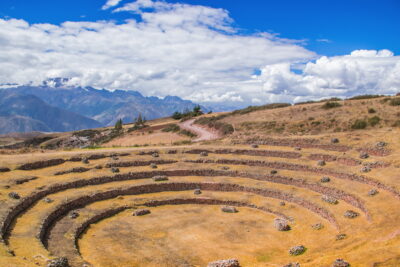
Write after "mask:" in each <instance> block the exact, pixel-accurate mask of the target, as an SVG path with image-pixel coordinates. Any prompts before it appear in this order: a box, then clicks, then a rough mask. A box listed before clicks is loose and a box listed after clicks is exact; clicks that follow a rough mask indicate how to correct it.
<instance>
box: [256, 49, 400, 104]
mask: <svg viewBox="0 0 400 267" xmlns="http://www.w3.org/2000/svg"><path fill="white" fill-rule="evenodd" d="M399 78H400V56H395V55H394V54H393V53H392V52H391V51H389V50H380V51H376V50H356V51H353V52H352V53H351V54H350V55H345V56H334V57H326V56H323V57H320V58H319V59H318V60H316V61H315V62H312V61H311V62H308V63H307V64H305V65H304V66H303V70H302V73H300V74H299V73H296V72H294V71H292V69H291V64H290V63H278V64H272V65H267V66H265V67H264V68H263V69H262V71H261V74H260V75H259V76H257V77H255V79H256V80H258V81H259V82H261V83H263V88H264V91H265V92H266V93H267V94H268V95H269V97H274V98H281V99H285V100H290V101H303V100H308V99H316V98H325V97H332V96H337V97H349V96H354V95H360V94H394V93H397V92H399V91H400V79H399Z"/></svg>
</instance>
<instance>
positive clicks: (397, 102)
mask: <svg viewBox="0 0 400 267" xmlns="http://www.w3.org/2000/svg"><path fill="white" fill-rule="evenodd" d="M389 105H391V106H400V97H397V98H393V99H391V100H390V101H389Z"/></svg>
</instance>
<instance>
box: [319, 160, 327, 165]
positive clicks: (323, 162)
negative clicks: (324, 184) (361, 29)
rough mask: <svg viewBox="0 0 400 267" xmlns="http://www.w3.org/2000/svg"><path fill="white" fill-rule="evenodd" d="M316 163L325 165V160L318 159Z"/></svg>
mask: <svg viewBox="0 0 400 267" xmlns="http://www.w3.org/2000/svg"><path fill="white" fill-rule="evenodd" d="M317 165H318V166H325V165H326V162H325V160H318V162H317Z"/></svg>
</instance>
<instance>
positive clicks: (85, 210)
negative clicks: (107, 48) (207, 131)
mask: <svg viewBox="0 0 400 267" xmlns="http://www.w3.org/2000/svg"><path fill="white" fill-rule="evenodd" d="M361 101H362V100H360V101H352V102H351V106H346V104H345V105H344V106H343V107H341V108H339V109H337V110H335V114H333V115H327V112H328V113H329V112H333V111H321V109H319V107H318V106H319V105H321V104H312V105H305V106H296V107H289V108H284V109H281V110H268V111H259V112H255V113H250V114H248V115H240V116H234V117H228V118H226V119H225V121H227V122H229V123H232V124H234V125H235V127H237V132H236V133H235V134H234V135H233V136H231V137H229V138H226V139H224V140H220V141H213V142H208V143H207V142H206V143H203V144H195V145H192V146H177V147H174V146H171V145H170V144H171V142H168V141H165V140H167V139H168V138H171V141H176V139H175V138H177V136H175V135H174V134H170V133H161V132H159V130H157V131H155V132H153V133H152V134H147V133H146V134H145V135H141V134H140V135H137V136H135V134H136V133H135V134H132V135H128V136H124V137H121V138H118V139H115V140H113V141H112V142H114V143H112V142H111V143H109V144H108V145H109V146H112V145H118V146H119V145H121V146H128V145H135V144H144V143H147V144H155V145H152V146H149V147H146V148H143V147H142V148H112V147H109V148H103V149H96V150H80V149H75V150H72V151H53V152H48V151H46V152H44V153H41V152H35V153H29V154H19V155H12V156H10V155H0V163H1V164H0V167H8V168H10V169H11V171H10V172H4V173H0V203H1V207H0V215H1V216H0V218H1V220H2V222H3V220H4V218H5V216H7V214H9V212H10V211H11V210H12V209H13V208H15V206H16V205H17V204H18V203H20V202H21V201H24V200H25V198H26V197H28V196H33V195H35V194H37V193H38V192H42V191H44V190H47V189H49V188H51V187H52V186H55V185H57V184H58V185H65V184H70V183H72V182H74V181H81V182H82V183H81V184H75V185H74V186H70V187H67V188H64V189H60V190H57V191H55V192H51V193H50V194H48V195H45V196H41V197H40V199H39V201H37V202H34V203H32V204H31V205H28V206H27V207H26V208H25V209H24V211H23V212H22V213H20V214H18V215H17V216H15V218H14V220H13V223H12V224H11V225H10V226H11V227H10V228H8V229H7V230H8V235H6V236H5V237H6V241H7V242H6V243H1V245H0V266H38V265H39V266H46V262H47V260H49V259H52V258H55V257H60V256H66V257H68V259H69V260H70V263H71V265H72V266H82V263H83V262H84V261H86V262H88V263H89V264H91V265H93V266H182V265H184V264H190V266H206V264H207V263H208V262H210V261H213V260H218V259H225V258H238V259H239V261H240V263H241V265H242V266H244V267H247V266H271V267H272V266H283V265H285V264H287V263H290V262H299V263H300V264H301V266H302V267H303V266H306V267H311V266H312V267H314V266H317V267H324V266H326V267H328V266H331V264H332V262H333V261H334V260H335V259H337V258H344V259H345V260H346V261H348V262H350V263H351V266H352V267H358V266H360V267H370V266H385V267H386V266H387V267H396V266H400V257H399V246H400V226H399V223H398V222H399V221H400V212H399V209H398V207H399V203H400V198H399V196H398V195H396V192H399V191H400V182H399V181H400V175H399V171H398V170H399V168H400V142H399V141H400V140H399V138H400V137H399V136H400V135H399V133H400V132H399V129H397V128H390V127H382V128H379V127H378V128H376V127H375V128H369V129H367V130H358V131H351V132H348V131H346V132H336V133H334V132H332V131H330V130H329V129H320V130H318V131H321V132H320V133H317V132H315V133H314V134H313V135H303V136H301V137H298V136H297V137H295V138H303V139H307V138H313V139H317V140H318V141H319V143H321V144H330V140H331V138H333V137H336V138H339V140H340V143H339V145H345V146H349V148H350V149H349V150H348V151H346V152H338V151H328V150H323V149H321V148H303V149H302V150H300V151H297V150H294V149H293V147H289V146H271V145H259V147H258V148H251V147H250V146H249V145H248V144H236V145H232V144H231V143H230V141H231V140H239V141H245V140H246V139H247V138H249V137H252V136H248V135H246V132H247V131H249V130H247V129H244V128H241V127H243V125H242V123H243V122H246V121H250V122H251V121H254V122H257V123H258V122H263V121H270V120H287V121H290V122H289V123H297V122H300V121H302V120H305V119H307V117H308V116H310V114H311V113H310V114H304V113H302V112H300V111H298V110H297V109H299V108H301V109H302V108H304V107H306V108H307V110H309V111H310V112H313V113H312V116H314V117H315V120H322V118H325V117H324V114H325V115H327V116H328V117H326V119H327V120H328V119H329V116H336V117H337V118H341V119H342V118H343V120H347V121H350V120H352V119H353V117H354V118H355V117H359V116H363V114H364V111H360V114H358V113H354V114H353V113H352V115H351V116H350V115H346V114H347V111H349V112H352V111H353V109H354V111H356V110H359V109H360V107H361V106H369V105H365V104H361ZM368 101H375V102H376V103H380V102H379V101H377V100H365V102H366V103H369V102H368ZM375 102H374V103H375ZM382 105H383V104H382ZM374 108H375V109H376V110H377V111H378V114H380V115H379V116H382V117H383V115H384V114H383V109H384V108H386V107H384V106H382V107H380V106H378V104H376V105H374ZM381 108H382V111H381ZM392 108H393V107H390V109H392ZM324 112H325V113H324ZM357 112H358V111H357ZM380 112H381V113H380ZM361 113H362V114H361ZM284 114H292V115H289V116H292V118H290V117H289V118H288V117H286V118H285V117H284ZM388 114H389V115H388V116H389V117H390V116H394V115H395V111H394V110H389V111H388ZM364 115H365V114H364ZM341 116H342V117H341ZM343 116H346V117H343ZM390 120H394V117H393V118H391V117H390ZM170 122H171V121H170V120H168V119H164V120H160V121H158V122H151V124H152V125H153V126H157V125H164V124H168V123H170ZM382 126H384V124H382ZM251 131H255V132H256V133H257V136H259V137H260V138H265V137H271V136H270V135H266V133H265V132H262V131H260V129H259V128H255V129H253V130H251ZM285 134H286V137H289V138H293V136H291V135H290V134H289V133H286V132H285ZM272 137H274V138H280V137H281V135H275V136H272ZM157 138H159V139H157ZM138 140H141V141H142V142H143V143H138ZM378 141H384V142H386V143H387V145H386V146H385V147H384V149H387V150H388V151H390V153H389V154H388V155H387V156H374V155H372V154H371V155H370V157H369V158H368V159H359V151H358V149H359V148H372V147H374V148H376V143H377V142H378ZM130 142H133V143H130ZM160 143H165V144H167V145H168V146H157V145H158V144H160ZM191 149H201V150H209V151H211V152H210V153H209V154H208V156H207V157H206V156H201V155H199V153H198V152H197V153H194V154H190V153H183V152H185V151H186V152H187V151H189V150H191ZM217 149H231V150H236V149H241V150H250V151H266V150H273V151H278V152H282V153H283V152H298V153H301V157H299V158H284V157H281V156H278V157H274V156H260V155H258V156H257V155H245V154H243V152H242V154H229V153H228V154H217V153H212V152H213V151H215V150H217ZM149 150H158V151H159V157H158V158H153V157H152V156H151V155H139V152H140V151H145V152H146V151H147V152H148V151H149ZM171 150H177V153H176V154H170V153H169V152H170V151H171ZM111 153H129V155H124V156H119V159H117V160H115V159H112V158H111V157H105V158H101V159H96V160H89V163H88V164H84V163H82V162H81V161H76V162H72V161H66V162H65V163H62V164H60V165H56V166H51V167H46V168H41V169H35V170H30V171H24V170H17V169H16V168H17V167H18V166H20V165H22V164H24V163H27V162H35V161H44V160H49V159H55V158H63V159H69V158H71V157H73V156H79V155H82V156H85V157H89V156H90V155H92V154H106V155H107V156H108V155H110V154H111ZM313 154H326V155H330V156H336V157H337V158H340V157H346V158H352V159H357V160H360V161H361V162H362V164H368V163H374V162H377V161H379V162H384V163H388V166H386V167H384V168H372V169H371V171H370V172H367V173H361V172H360V169H361V167H362V166H363V165H362V164H361V165H356V166H348V165H344V164H342V163H340V162H338V161H332V162H327V164H326V166H323V167H319V168H322V169H323V170H330V171H332V173H336V172H341V173H346V174H355V175H358V176H360V175H363V176H364V177H366V179H369V180H367V181H370V180H371V181H372V180H373V181H377V182H379V183H380V185H379V186H380V188H378V187H377V186H375V185H372V184H368V183H366V182H357V181H354V180H351V179H348V178H343V177H342V178H340V177H336V176H335V175H327V176H329V177H330V178H331V181H330V182H329V183H326V184H324V183H320V179H321V177H322V176H326V175H324V174H321V173H318V172H310V171H305V169H287V168H285V167H283V168H281V167H279V166H286V165H279V164H284V163H285V164H286V163H290V164H297V165H302V166H308V167H309V168H315V167H318V166H317V161H316V160H312V159H310V158H309V157H310V156H311V155H313ZM198 159H204V160H209V161H210V162H209V163H194V162H188V160H191V161H195V160H198ZM222 159H223V160H230V161H232V162H234V161H235V160H240V161H241V162H237V163H241V164H226V163H215V161H217V160H222ZM155 160H173V161H175V162H172V163H168V164H158V166H157V169H152V168H151V167H150V166H149V165H146V166H136V167H133V166H131V167H119V170H120V172H119V173H112V172H111V170H110V168H107V167H106V166H107V164H108V163H118V162H132V161H137V162H144V161H146V162H148V163H150V162H152V161H155ZM246 161H250V162H251V161H265V162H267V163H269V164H272V165H271V166H275V167H267V166H250V164H246ZM98 165H101V166H103V168H102V169H96V168H95V167H96V166H98ZM79 167H85V168H89V169H90V170H89V171H87V172H83V173H69V174H63V175H54V173H56V172H58V171H65V170H71V169H73V168H79ZM224 167H225V168H226V167H229V170H225V173H221V174H220V175H217V176H215V175H211V174H210V175H208V174H205V175H194V174H193V173H192V174H187V175H173V174H171V175H169V180H168V181H165V182H154V181H153V180H152V179H151V176H148V175H147V176H146V175H142V176H143V177H139V178H140V179H133V178H132V177H133V176H129V175H133V174H134V173H138V172H151V171H160V172H164V171H174V170H197V169H207V170H218V171H222V170H223V168H224ZM271 170H277V171H278V173H277V174H276V175H275V176H272V177H270V176H269V177H270V178H269V179H267V180H265V179H264V180H263V179H255V177H257V176H255V175H256V174H257V175H261V176H262V177H266V176H268V175H269V174H270V172H271ZM236 171H237V172H239V173H242V174H244V175H237V173H235V172H236ZM229 172H232V173H229ZM31 176H35V177H37V179H34V180H29V181H26V182H25V183H17V181H20V180H21V179H24V178H29V177H31ZM105 176H107V177H112V179H111V178H110V179H109V180H107V181H104V182H102V183H99V182H96V183H95V184H91V185H90V184H87V183H85V181H91V180H93V179H95V178H98V177H105ZM281 176H282V177H288V178H293V179H302V180H303V181H304V183H303V184H300V183H298V184H295V183H290V182H289V183H284V182H282V180H280V179H279V177H281ZM123 177H128V178H129V177H131V178H129V179H128V178H126V179H122V178H123ZM346 177H347V176H346ZM93 181H100V180H99V179H97V180H93ZM285 181H286V180H285ZM292 181H295V180H292ZM190 183H196V184H198V185H202V184H210V183H214V184H222V185H237V186H238V187H236V188H242V187H243V188H244V187H246V188H253V189H257V190H266V189H268V190H271V192H284V193H286V194H291V195H293V196H295V197H296V198H297V199H301V200H302V201H306V202H308V203H312V204H314V205H316V207H320V208H321V209H322V210H325V211H327V212H328V213H329V214H331V215H332V216H333V218H334V219H335V220H336V222H337V226H338V228H336V227H335V224H334V223H333V222H332V221H331V222H330V221H328V220H326V219H324V218H323V217H322V216H321V213H318V212H315V211H312V210H310V209H308V208H305V207H303V206H302V205H300V204H299V203H300V202H296V201H292V200H291V199H290V198H288V199H285V200H284V201H285V203H286V204H285V205H284V206H282V205H281V202H282V201H283V200H282V199H280V198H279V197H271V196H272V195H270V196H269V197H268V196H267V197H266V196H262V195H260V194H257V193H256V192H260V191H257V190H252V191H240V190H236V191H232V192H223V191H220V190H202V191H203V192H202V194H201V195H194V194H193V190H192V189H193V188H191V189H190V190H186V189H185V190H176V191H164V190H162V192H147V193H142V194H135V195H132V194H125V193H124V194H122V193H121V194H122V195H118V194H116V195H109V197H106V198H103V199H97V201H92V202H88V203H86V204H84V205H81V206H79V207H72V210H75V211H77V212H78V213H79V217H78V218H76V219H71V218H70V217H69V214H70V211H69V212H68V213H66V214H63V215H62V216H59V218H58V219H59V220H56V221H54V224H53V227H51V228H50V229H49V231H48V234H49V235H48V238H46V239H45V240H46V241H48V246H47V247H45V246H44V244H43V243H42V242H41V241H42V240H40V239H39V238H38V233H39V230H40V229H41V224H42V222H43V221H44V220H45V219H46V218H47V217H48V216H49V215H50V214H52V213H53V212H54V211H56V210H57V209H60V208H61V207H62V204H63V203H70V202H72V201H74V200H75V199H77V198H80V197H82V196H92V197H93V196H97V195H101V194H105V192H117V191H116V190H118V192H125V191H124V190H126V189H127V188H130V187H132V188H133V187H135V188H137V187H139V186H149V188H150V187H152V188H156V187H154V186H158V185H160V184H161V185H162V184H190ZM304 184H312V185H313V186H314V187H311V186H309V187H307V186H304ZM71 185H72V184H71ZM384 185H385V186H387V187H384ZM240 186H242V187H240ZM318 186H325V187H329V188H331V189H337V190H340V192H344V193H347V194H349V195H351V196H353V197H354V199H357V201H359V203H362V205H363V206H364V207H365V210H364V211H363V210H361V209H360V208H358V207H357V205H355V204H353V203H352V202H351V201H348V202H346V201H345V198H343V199H339V203H338V204H337V205H332V204H328V203H326V202H324V201H322V200H321V196H322V193H321V192H318V190H319V189H318V188H320V187H318ZM221 188H222V187H221ZM316 188H317V189H316ZM371 189H378V191H379V193H378V194H377V195H375V196H369V195H368V192H369V191H370V190H371ZM10 192H16V193H18V194H19V195H20V196H21V199H19V200H18V199H12V198H10V197H9V193H10ZM132 192H133V191H132ZM327 192H330V191H327ZM107 194H109V193H107ZM44 198H49V199H51V200H52V201H51V203H47V202H45V201H43V199H44ZM171 199H214V200H220V201H228V200H229V201H236V202H238V203H239V202H240V203H247V204H253V205H256V206H257V207H264V208H267V209H269V210H271V211H274V212H280V213H282V214H283V215H285V216H289V217H290V218H293V220H292V221H289V224H290V225H291V228H292V229H291V230H290V231H287V232H280V231H277V230H276V229H275V228H274V219H275V218H277V217H278V215H277V214H272V213H268V212H263V211H261V210H259V209H255V208H250V207H237V209H238V210H239V212H238V213H234V214H228V213H223V212H221V210H220V205H199V204H184V205H161V206H158V207H150V208H149V209H150V210H151V214H149V215H145V216H141V217H138V216H137V217H136V216H132V212H133V211H134V210H135V209H137V208H145V206H144V204H145V203H147V202H148V201H151V200H163V201H166V200H171ZM301 203H305V202H301ZM121 207H126V208H127V209H125V210H122V211H121V212H118V213H116V214H115V215H113V216H110V217H106V218H104V219H103V220H100V221H98V222H96V223H93V224H90V225H89V226H88V229H87V231H84V232H83V233H82V235H81V236H80V239H79V240H78V241H77V244H78V245H79V252H80V255H79V254H78V253H77V251H76V250H75V249H74V247H73V245H74V243H75V239H74V238H75V236H74V233H75V230H76V228H77V227H79V226H80V225H82V224H84V223H85V222H86V221H87V220H90V219H91V218H93V217H94V216H96V215H98V214H101V213H102V212H104V211H107V210H110V209H115V208H121ZM147 208H148V207H147ZM347 210H354V211H357V212H358V213H360V216H359V217H357V218H354V219H348V218H345V217H344V216H343V214H344V212H345V211H347ZM367 214H368V215H369V216H370V219H368V217H367V216H366V215H367ZM316 223H322V224H323V225H324V227H323V229H321V230H315V229H313V228H312V227H311V225H313V224H316ZM46 232H47V231H46ZM338 234H346V238H344V239H343V240H336V238H337V235H338ZM295 245H304V246H305V247H306V248H307V250H306V252H305V253H304V254H302V255H300V256H291V255H290V254H289V253H288V250H289V249H290V248H291V247H292V246H295ZM13 254H14V255H15V256H13Z"/></svg>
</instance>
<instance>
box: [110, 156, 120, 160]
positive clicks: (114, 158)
mask: <svg viewBox="0 0 400 267" xmlns="http://www.w3.org/2000/svg"><path fill="white" fill-rule="evenodd" d="M111 158H112V160H119V158H118V157H117V156H116V155H113V156H112V157H111Z"/></svg>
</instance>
